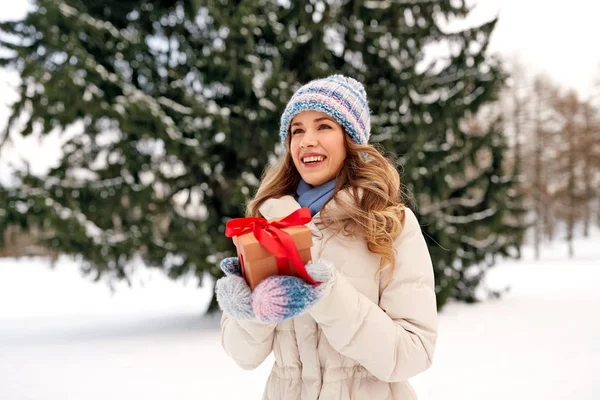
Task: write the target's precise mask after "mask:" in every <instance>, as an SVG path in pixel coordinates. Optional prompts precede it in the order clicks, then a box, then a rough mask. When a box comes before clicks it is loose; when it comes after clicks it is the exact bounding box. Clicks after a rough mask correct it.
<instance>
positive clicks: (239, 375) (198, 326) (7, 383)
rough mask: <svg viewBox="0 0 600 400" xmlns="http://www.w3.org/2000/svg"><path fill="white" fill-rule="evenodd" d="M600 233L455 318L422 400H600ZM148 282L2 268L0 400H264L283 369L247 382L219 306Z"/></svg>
mask: <svg viewBox="0 0 600 400" xmlns="http://www.w3.org/2000/svg"><path fill="white" fill-rule="evenodd" d="M599 239H600V232H595V233H594V236H593V237H591V238H587V239H580V240H578V242H577V243H576V254H577V256H576V258H575V259H574V260H569V259H568V258H567V256H566V254H567V251H566V247H565V246H563V245H553V246H550V247H549V246H546V247H545V248H544V249H543V258H542V260H541V261H537V262H536V261H534V260H533V259H532V254H531V251H530V249H526V251H525V255H524V259H523V260H521V261H520V262H512V261H511V262H503V263H502V264H501V265H499V266H498V267H496V268H495V269H493V270H492V271H491V272H490V273H489V275H488V279H487V283H488V284H489V286H491V287H495V288H502V287H505V286H506V285H509V286H510V291H509V292H508V293H507V294H506V295H505V296H504V297H502V298H501V299H499V300H491V301H486V302H483V303H479V304H474V305H466V304H450V305H449V306H448V307H446V308H445V309H444V311H443V312H442V313H441V315H440V326H439V330H440V334H439V340H438V346H437V351H436V356H435V360H434V365H433V367H432V368H431V369H430V370H428V371H426V372H425V373H423V374H421V375H419V376H417V377H415V378H414V379H413V380H412V382H413V385H414V386H415V388H416V390H417V393H418V394H419V398H420V399H421V400H434V399H435V400H438V399H444V400H452V399H460V400H471V399H472V400H480V399H486V400H496V399H498V400H500V399H502V400H505V399H507V398H510V399H524V400H530V399H544V400H558V399H560V400H563V399H578V400H597V399H598V398H600V380H599V379H598V371H600V318H599V317H598V309H599V308H600V294H599V293H600V292H599V291H598V287H599V286H600V246H598V243H599ZM196 283H197V282H196V281H194V280H193V279H188V280H187V281H179V282H173V281H169V280H167V279H166V278H165V277H164V276H162V274H161V273H159V272H158V271H149V270H145V269H141V270H140V272H139V273H138V274H137V276H136V279H135V280H134V285H133V287H132V288H127V287H126V286H125V285H117V288H116V292H115V293H114V294H111V293H110V291H109V290H108V288H107V286H106V285H105V284H103V283H93V282H91V281H90V280H89V279H88V278H83V277H82V276H81V274H80V273H79V271H78V269H77V263H76V262H75V261H72V260H69V259H66V258H63V259H60V260H59V262H58V263H57V265H56V267H55V269H54V270H51V269H50V267H49V264H48V262H47V261H45V260H43V259H21V260H0V399H2V400H5V399H6V400H59V399H60V400H66V399H77V400H79V399H85V400H96V399H98V400H100V399H103V400H105V399H115V400H120V399H132V398H143V399H147V400H152V399H164V398H173V399H178V400H188V399H190V400H191V399H234V398H238V397H240V396H243V397H244V398H246V399H259V398H260V397H261V393H262V389H263V386H264V382H265V381H266V378H267V376H268V373H269V369H270V366H271V363H272V358H271V357H270V358H268V359H267V361H265V363H263V365H261V366H260V367H259V368H258V369H256V370H255V371H250V372H248V371H243V370H241V369H239V368H238V367H237V366H236V365H235V364H234V363H233V361H232V360H230V359H229V358H228V357H227V356H226V355H225V354H224V353H223V351H222V349H221V347H220V339H219V315H214V316H212V317H200V315H201V314H202V313H203V311H204V309H205V307H206V302H207V301H208V299H209V296H210V293H209V292H208V291H207V290H206V289H204V288H201V289H197V288H196Z"/></svg>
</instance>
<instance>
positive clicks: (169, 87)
mask: <svg viewBox="0 0 600 400" xmlns="http://www.w3.org/2000/svg"><path fill="white" fill-rule="evenodd" d="M37 5H38V6H39V7H37V8H36V9H35V10H34V11H33V12H31V13H30V14H28V15H27V17H26V18H25V19H24V20H23V21H17V22H14V23H3V24H1V25H0V30H1V31H3V32H4V33H5V34H6V35H5V36H3V37H2V38H0V45H1V46H2V47H5V48H8V49H11V50H12V52H11V55H10V56H9V57H8V58H5V59H3V61H2V63H3V64H6V65H9V66H11V67H13V68H17V70H18V71H19V72H20V74H21V77H22V85H21V86H20V88H19V92H20V95H21V100H20V101H19V102H17V103H16V104H15V105H14V106H13V114H12V117H11V121H10V122H11V124H10V125H12V123H13V122H16V121H17V119H18V118H25V119H26V120H28V121H29V122H28V123H27V124H26V126H25V129H24V130H23V132H22V133H23V134H27V133H30V132H31V131H32V129H33V128H34V126H35V125H36V124H39V125H40V128H39V129H41V130H42V132H44V133H47V132H50V131H51V130H52V129H64V128H65V127H67V126H69V125H71V124H75V123H79V124H80V125H81V126H80V128H81V129H80V133H79V134H78V135H75V136H74V137H73V138H70V139H68V141H67V143H66V144H65V146H64V152H65V154H64V157H63V159H62V162H61V164H60V165H59V166H58V167H57V168H54V169H52V170H51V171H50V172H49V174H48V177H46V178H45V179H41V178H38V177H35V176H32V175H30V174H27V173H24V174H21V175H20V176H19V178H18V179H19V180H20V185H18V186H14V187H11V188H1V190H0V196H2V197H0V201H2V202H3V203H2V204H3V205H6V209H7V212H6V213H5V214H2V215H0V218H2V219H3V221H0V223H5V224H6V223H11V224H19V225H21V226H23V227H29V226H32V225H41V226H42V227H43V228H44V232H47V233H48V237H47V239H46V241H45V243H46V245H48V246H52V247H53V248H55V249H57V250H60V251H62V252H66V253H72V254H80V255H82V256H83V258H84V259H85V260H86V262H87V268H88V269H89V270H90V271H94V272H95V273H97V274H105V273H108V274H110V275H114V276H117V277H126V276H127V275H128V270H127V265H128V262H129V260H131V258H132V257H134V256H135V255H140V256H141V257H142V258H143V260H144V262H146V263H147V264H148V265H151V266H156V267H161V268H165V269H166V271H167V272H168V273H169V274H170V275H171V276H173V277H176V276H179V275H182V274H184V273H186V272H188V271H193V272H194V273H196V274H198V275H202V274H204V273H210V274H212V275H215V276H218V274H219V271H218V269H217V268H216V263H217V261H218V260H219V258H221V257H222V256H224V255H226V254H228V253H231V252H232V250H233V248H232V245H231V242H230V241H229V240H228V239H226V238H225V237H224V236H223V231H224V224H225V222H226V221H227V219H228V218H231V217H237V216H240V215H242V214H243V206H244V201H245V200H246V199H247V198H248V197H249V196H251V195H252V194H253V192H254V190H255V188H256V185H257V183H258V179H259V178H260V176H261V174H262V171H263V168H264V166H265V164H266V163H267V162H268V160H269V157H270V156H271V155H272V151H271V150H273V149H275V146H276V143H277V140H278V139H277V131H278V122H279V115H280V114H281V111H282V110H283V108H284V106H285V102H286V101H287V99H288V98H289V97H290V95H291V94H292V93H293V90H294V89H296V87H297V86H298V85H300V84H302V83H305V82H307V81H308V80H310V79H313V78H318V77H323V76H326V75H327V74H331V73H339V72H341V73H345V74H348V75H351V76H353V77H355V78H357V79H359V80H361V81H363V82H364V83H365V85H366V86H367V91H368V93H369V98H370V108H371V109H372V111H373V114H374V116H373V123H374V127H373V133H374V134H373V139H374V142H377V143H379V144H380V145H382V146H383V147H385V148H386V149H387V150H389V151H392V152H394V153H397V154H398V155H400V161H401V163H402V164H403V172H404V183H405V184H406V186H407V188H408V189H409V190H410V192H412V193H414V194H415V195H416V197H415V199H416V212H417V213H418V214H420V218H421V221H422V222H423V229H424V231H425V232H426V234H427V237H428V238H429V239H431V241H430V245H431V251H432V255H433V259H434V265H435V268H436V278H437V284H438V295H439V297H438V299H439V300H438V303H439V304H440V305H441V304H443V303H444V302H446V301H447V300H448V299H449V298H451V297H456V298H461V299H465V300H471V299H472V298H473V289H474V287H475V284H476V283H477V281H478V279H479V278H480V277H481V276H482V275H481V274H473V273H472V271H471V272H467V270H468V268H469V267H472V266H474V265H481V263H482V262H483V261H484V260H488V259H490V258H491V256H492V255H493V254H497V253H506V252H508V250H509V249H510V247H511V246H514V245H515V244H516V243H517V242H518V239H517V237H518V235H513V234H512V233H511V232H510V231H506V230H504V228H505V227H506V226H507V225H506V224H505V223H504V221H505V220H506V219H507V218H508V217H509V215H508V211H507V208H506V206H505V202H504V199H503V198H502V197H503V194H504V193H506V192H507V190H508V189H509V188H510V186H511V184H512V183H511V181H510V179H508V178H506V177H505V176H504V174H503V171H502V158H503V152H502V149H503V146H504V145H503V142H502V135H501V134H500V133H499V132H498V130H497V129H491V130H489V131H488V132H483V133H479V134H474V133H472V132H467V131H466V129H464V128H463V127H461V123H462V122H463V121H464V117H465V116H467V115H469V114H471V113H476V112H477V110H478V109H479V107H480V106H481V105H483V104H485V103H486V102H489V101H491V100H493V99H494V94H495V92H496V90H497V88H498V87H499V85H501V83H502V80H503V78H504V77H503V73H502V72H501V68H500V65H499V64H498V63H497V62H496V61H495V60H494V59H493V58H492V57H491V56H489V55H488V54H487V53H486V48H487V43H488V39H489V35H490V34H491V32H492V30H493V27H494V24H495V21H491V22H490V23H487V24H484V25H482V26H480V27H474V28H472V29H468V30H462V31H458V32H453V33H447V32H444V29H443V28H442V26H443V23H444V21H445V20H446V19H452V18H462V17H464V16H465V15H466V14H467V12H468V10H467V8H466V6H465V5H464V4H463V2H461V1H456V2H455V1H452V2H449V1H446V0H433V1H427V2H389V1H382V2H374V1H348V2H343V3H338V2H324V1H312V0H311V1H293V2H273V1H271V0H256V1H244V2H236V1H233V2H232V1H221V0H208V1H205V2H198V1H191V0H190V1H186V0H176V1H168V2H166V1H147V2H134V1H131V0H123V1H116V0H113V1H110V0H106V1H102V2H99V1H96V0H66V1H63V2H61V4H56V2H54V1H51V0H38V1H37ZM436 46H438V47H439V46H447V47H448V49H449V55H448V57H447V58H446V59H444V60H443V59H440V58H438V57H435V56H434V57H431V55H432V54H431V53H430V52H429V50H434V48H435V47H436ZM426 57H428V58H426ZM427 59H431V60H434V62H433V63H432V64H429V63H428V62H427ZM11 133H13V134H14V132H12V131H11ZM482 154H483V156H482ZM486 154H487V156H486ZM478 157H483V158H484V159H485V160H487V163H483V164H480V163H478V162H477V158H478ZM516 231H519V229H518V228H516ZM438 243H439V245H438ZM440 245H441V246H440ZM483 270H485V268H484V269H483Z"/></svg>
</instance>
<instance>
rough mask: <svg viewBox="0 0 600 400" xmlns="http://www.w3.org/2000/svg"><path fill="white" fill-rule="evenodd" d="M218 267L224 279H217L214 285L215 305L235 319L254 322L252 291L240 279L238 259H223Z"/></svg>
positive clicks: (243, 280)
mask: <svg viewBox="0 0 600 400" xmlns="http://www.w3.org/2000/svg"><path fill="white" fill-rule="evenodd" d="M219 267H220V268H221V270H223V272H225V277H223V278H221V279H219V280H218V281H217V283H216V285H215V293H216V296H217V303H218V304H219V307H220V308H221V310H222V311H223V312H225V313H227V314H228V315H230V316H231V317H233V318H235V319H239V320H247V321H248V320H255V319H256V318H255V315H254V310H253V309H252V291H251V290H250V287H248V284H247V283H246V280H245V279H244V278H243V277H242V274H241V267H240V261H239V259H238V258H237V257H228V258H225V259H223V260H222V261H221V263H220V265H219Z"/></svg>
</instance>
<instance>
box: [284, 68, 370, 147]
mask: <svg viewBox="0 0 600 400" xmlns="http://www.w3.org/2000/svg"><path fill="white" fill-rule="evenodd" d="M309 110H312V111H320V112H323V113H326V114H328V115H330V116H331V117H333V118H334V119H335V120H336V121H337V122H338V123H339V124H340V125H342V126H343V127H344V128H345V129H346V132H348V134H349V135H350V137H351V138H352V140H354V141H355V142H356V143H358V144H366V143H367V142H368V141H369V136H370V135H371V115H370V112H369V105H368V103H367V92H366V91H365V88H364V87H363V85H362V84H360V82H358V81H357V80H355V79H352V78H349V77H346V76H343V75H332V76H329V77H327V78H322V79H316V80H314V81H311V82H309V83H307V84H306V85H304V86H302V87H301V88H300V89H298V91H297V92H296V93H294V95H293V96H292V98H291V99H290V101H289V102H288V104H287V106H286V107H285V111H284V112H283V114H282V115H281V125H280V128H279V136H280V137H281V141H282V143H285V138H286V136H287V134H288V131H289V128H290V123H291V122H292V119H293V118H294V116H296V115H297V114H299V113H301V112H302V111H309Z"/></svg>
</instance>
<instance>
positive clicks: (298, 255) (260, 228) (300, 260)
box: [225, 208, 316, 290]
mask: <svg viewBox="0 0 600 400" xmlns="http://www.w3.org/2000/svg"><path fill="white" fill-rule="evenodd" d="M310 220H311V214H310V210H309V209H308V208H302V209H299V210H297V211H295V212H294V213H292V214H290V215H288V216H287V217H285V218H279V219H273V220H267V219H265V218H236V219H232V220H231V221H229V222H228V223H227V227H226V231H225V235H226V236H227V237H231V238H232V239H233V243H234V244H235V247H236V250H237V254H238V258H239V260H240V265H241V267H242V275H243V276H244V278H245V279H246V282H247V283H248V286H249V287H250V289H252V290H254V288H256V286H258V284H259V283H260V282H262V281H263V280H264V279H266V278H268V277H270V276H273V275H289V276H298V277H300V278H304V279H306V280H307V281H309V282H311V283H316V282H314V281H313V280H312V278H311V277H310V276H309V275H308V273H307V272H306V268H305V267H304V266H305V264H306V263H307V262H309V261H310V260H311V253H310V248H311V247H312V233H311V231H310V229H308V227H306V226H305V224H306V223H308V222H309V221H310Z"/></svg>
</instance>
